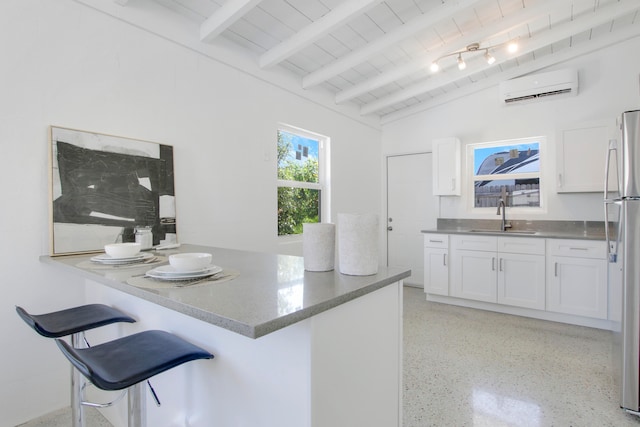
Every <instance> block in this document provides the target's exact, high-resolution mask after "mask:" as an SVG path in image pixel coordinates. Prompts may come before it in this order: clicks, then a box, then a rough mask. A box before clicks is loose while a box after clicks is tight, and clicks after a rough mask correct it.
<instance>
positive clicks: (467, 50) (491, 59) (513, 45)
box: [430, 40, 518, 73]
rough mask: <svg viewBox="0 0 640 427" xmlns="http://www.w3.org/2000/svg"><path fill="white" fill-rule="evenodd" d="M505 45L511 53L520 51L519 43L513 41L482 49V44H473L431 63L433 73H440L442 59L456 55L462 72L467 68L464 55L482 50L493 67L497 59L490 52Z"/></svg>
mask: <svg viewBox="0 0 640 427" xmlns="http://www.w3.org/2000/svg"><path fill="white" fill-rule="evenodd" d="M504 45H506V46H507V50H508V51H509V53H514V52H516V51H517V50H518V44H517V42H515V41H513V40H512V41H509V42H506V43H501V44H496V45H493V46H487V47H482V48H481V47H480V43H471V44H470V45H468V46H467V47H466V48H465V49H463V50H458V51H456V52H451V53H448V54H446V55H442V56H441V57H440V58H438V59H436V60H435V61H433V62H432V63H431V66H430V69H431V72H433V73H435V72H438V71H439V70H440V64H439V62H440V60H441V59H443V58H447V57H449V56H454V55H455V56H457V57H458V59H457V62H458V69H459V70H460V71H462V70H464V69H465V68H467V63H466V62H465V60H464V57H463V55H466V54H468V53H475V52H478V51H481V50H484V59H485V61H487V64H489V65H492V64H493V63H495V62H496V58H495V57H494V56H493V55H491V53H490V52H489V50H490V49H495V48H498V47H501V46H504Z"/></svg>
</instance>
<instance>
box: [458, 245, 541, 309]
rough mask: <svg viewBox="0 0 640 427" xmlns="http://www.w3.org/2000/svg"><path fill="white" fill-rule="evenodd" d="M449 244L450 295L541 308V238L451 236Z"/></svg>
mask: <svg viewBox="0 0 640 427" xmlns="http://www.w3.org/2000/svg"><path fill="white" fill-rule="evenodd" d="M451 246H452V260H451V268H452V271H451V295H452V296H456V297H459V298H466V299H472V300H476V301H485V302H493V303H499V304H505V305H513V306H518V307H527V308H535V309H540V310H544V305H545V296H544V280H545V259H544V240H543V239H532V238H520V237H496V236H451ZM472 248H473V249H472Z"/></svg>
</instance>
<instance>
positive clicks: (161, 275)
mask: <svg viewBox="0 0 640 427" xmlns="http://www.w3.org/2000/svg"><path fill="white" fill-rule="evenodd" d="M221 271H222V267H218V266H217V265H211V266H209V267H207V268H205V269H202V270H199V271H192V272H184V271H180V272H178V271H176V270H175V269H174V268H173V267H171V266H170V265H163V266H162V267H158V268H154V269H152V270H149V271H147V273H146V274H145V276H148V277H152V278H154V279H162V280H187V279H199V278H201V277H207V276H213V275H214V274H216V273H220V272H221Z"/></svg>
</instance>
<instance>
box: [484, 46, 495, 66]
mask: <svg viewBox="0 0 640 427" xmlns="http://www.w3.org/2000/svg"><path fill="white" fill-rule="evenodd" d="M484 59H486V60H487V64H489V65H493V63H494V62H496V58H494V57H493V55H491V54H490V53H489V49H485V51H484Z"/></svg>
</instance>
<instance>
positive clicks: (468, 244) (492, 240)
mask: <svg viewBox="0 0 640 427" xmlns="http://www.w3.org/2000/svg"><path fill="white" fill-rule="evenodd" d="M451 248H452V249H460V250H469V251H488V252H496V251H497V250H498V238H497V237H496V236H467V235H466V234H460V235H455V236H451Z"/></svg>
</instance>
